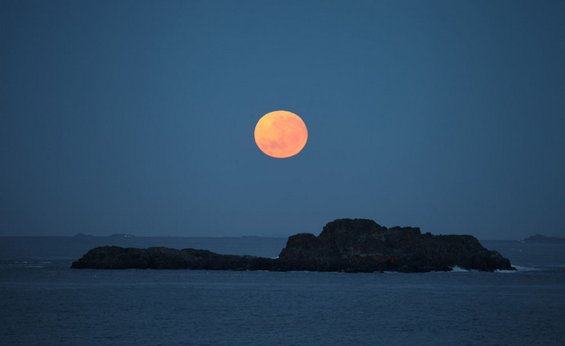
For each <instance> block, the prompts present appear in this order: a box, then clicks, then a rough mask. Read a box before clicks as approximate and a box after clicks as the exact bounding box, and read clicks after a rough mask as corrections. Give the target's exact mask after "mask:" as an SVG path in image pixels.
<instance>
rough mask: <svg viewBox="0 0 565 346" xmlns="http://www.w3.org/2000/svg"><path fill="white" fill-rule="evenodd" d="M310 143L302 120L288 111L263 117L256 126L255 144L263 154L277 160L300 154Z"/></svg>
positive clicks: (271, 113)
mask: <svg viewBox="0 0 565 346" xmlns="http://www.w3.org/2000/svg"><path fill="white" fill-rule="evenodd" d="M307 141H308V129H307V128H306V124H305V123H304V121H302V119H301V118H300V117H299V116H298V115H296V114H294V113H292V112H288V111H282V110H281V111H274V112H270V113H267V114H265V115H263V117H262V118H261V119H259V121H258V122H257V125H256V126H255V143H256V144H257V146H258V147H259V149H261V151H262V152H263V153H265V154H266V155H268V156H270V157H274V158H277V159H286V158H288V157H291V156H294V155H296V154H298V153H299V152H300V151H301V150H302V149H303V148H304V146H305V145H306V142H307Z"/></svg>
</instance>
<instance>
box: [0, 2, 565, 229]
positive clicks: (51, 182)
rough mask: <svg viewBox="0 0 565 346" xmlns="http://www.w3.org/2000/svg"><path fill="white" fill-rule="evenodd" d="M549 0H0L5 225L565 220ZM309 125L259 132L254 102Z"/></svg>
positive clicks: (562, 10)
mask: <svg viewBox="0 0 565 346" xmlns="http://www.w3.org/2000/svg"><path fill="white" fill-rule="evenodd" d="M564 18H565V2H563V1H539V2H538V1H515V0H512V1H490V0H489V1H451V0H449V1H241V0H238V1H235V0H234V1H6V0H0V235H44V234H54V235H66V234H74V233H77V232H84V233H92V234H111V233H116V232H127V233H134V234H138V235H182V236H194V235H200V236H222V235H288V234H291V233H296V232H305V231H308V232H314V233H317V232H319V231H320V229H321V227H322V226H323V225H324V224H325V223H326V222H328V221H330V220H332V219H335V218H341V217H364V218H372V219H375V220H376V221H377V222H379V223H381V224H383V225H386V226H394V225H413V226H421V227H422V228H423V230H424V231H431V232H433V233H469V234H473V235H476V236H478V237H480V238H482V239H497V238H498V239H499V238H510V239H518V238H523V237H524V236H527V235H530V234H532V233H537V232H540V233H545V234H552V235H561V236H565V221H564V216H565V136H564V130H565V20H564ZM277 109H286V110H289V111H292V112H295V113H297V114H299V115H300V116H301V117H302V118H303V119H304V121H305V122H306V124H307V126H308V129H309V142H308V144H307V145H306V148H305V149H304V151H302V152H301V153H300V154H299V155H298V156H296V157H293V158H290V159H285V160H277V159H272V158H270V157H267V156H266V155H264V154H262V153H261V152H260V151H259V150H258V149H257V147H256V146H255V143H254V140H253V130H254V126H255V123H256V122H257V120H258V119H259V118H260V117H261V116H262V115H263V114H265V113H267V112H269V111H272V110H277Z"/></svg>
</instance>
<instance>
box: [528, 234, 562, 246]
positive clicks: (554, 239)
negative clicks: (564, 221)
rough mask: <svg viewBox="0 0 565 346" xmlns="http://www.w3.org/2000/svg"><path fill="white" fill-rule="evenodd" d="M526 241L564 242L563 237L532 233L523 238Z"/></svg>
mask: <svg viewBox="0 0 565 346" xmlns="http://www.w3.org/2000/svg"><path fill="white" fill-rule="evenodd" d="M524 241H525V242H526V243H560V244H561V243H565V238H560V237H550V236H545V235H543V234H534V235H532V236H529V237H527V238H524Z"/></svg>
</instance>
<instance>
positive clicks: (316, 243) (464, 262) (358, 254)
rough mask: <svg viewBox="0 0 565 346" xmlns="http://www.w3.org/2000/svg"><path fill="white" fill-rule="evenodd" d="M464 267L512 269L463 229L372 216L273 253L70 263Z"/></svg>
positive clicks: (157, 254)
mask: <svg viewBox="0 0 565 346" xmlns="http://www.w3.org/2000/svg"><path fill="white" fill-rule="evenodd" d="M454 266H458V267H461V268H464V269H476V270H481V271H494V270H498V269H502V270H512V269H514V268H512V266H511V264H510V261H509V260H508V259H507V258H505V257H503V256H502V255H500V254H499V253H498V252H496V251H491V250H488V249H486V248H484V247H483V246H482V245H481V244H480V243H479V241H478V240H477V239H476V238H475V237H472V236H469V235H432V234H430V233H425V234H421V232H420V229H419V228H417V227H392V228H386V227H383V226H381V225H379V224H377V223H376V222H375V221H373V220H366V219H339V220H335V221H332V222H330V223H328V224H327V225H326V226H325V227H324V229H323V230H322V233H320V235H319V236H315V235H313V234H310V233H302V234H296V235H293V236H291V237H289V238H288V241H287V244H286V247H285V248H284V249H282V251H281V253H280V255H279V257H278V258H277V259H270V258H262V257H253V256H235V255H220V254H216V253H213V252H210V251H207V250H196V249H183V250H176V249H170V248H162V247H155V248H148V249H136V248H121V247H116V246H103V247H97V248H94V249H92V250H90V251H89V252H88V253H86V254H85V255H84V256H83V257H82V258H80V259H79V260H78V261H76V262H74V263H73V264H72V267H73V268H97V269H126V268H139V269H145V268H151V269H207V270H272V271H291V270H301V271H302V270H308V271H343V272H375V271H400V272H428V271H449V270H451V269H452V268H453V267H454Z"/></svg>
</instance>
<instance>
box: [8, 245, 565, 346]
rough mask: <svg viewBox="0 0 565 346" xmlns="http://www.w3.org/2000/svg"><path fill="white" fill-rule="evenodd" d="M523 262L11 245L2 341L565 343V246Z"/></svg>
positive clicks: (517, 250)
mask: <svg viewBox="0 0 565 346" xmlns="http://www.w3.org/2000/svg"><path fill="white" fill-rule="evenodd" d="M482 243H483V244H484V245H485V246H486V247H487V248H490V249H495V250H498V251H499V252H501V253H502V254H503V255H505V256H507V257H509V258H510V259H511V261H512V263H513V265H515V266H516V267H517V269H518V270H517V271H515V272H495V273H483V272H476V271H465V270H461V269H457V268H456V270H454V271H452V272H445V273H444V272H433V273H417V274H405V273H371V274H366V273H358V274H353V273H315V272H287V273H280V272H260V271H259V272H230V271H190V270H115V271H111V270H75V269H69V266H70V263H71V260H72V259H61V258H41V259H29V258H28V259H25V260H23V259H21V258H7V257H6V256H1V255H2V254H0V345H565V245H562V244H561V245H559V244H526V243H521V242H515V241H491V242H488V241H483V242H482Z"/></svg>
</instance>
